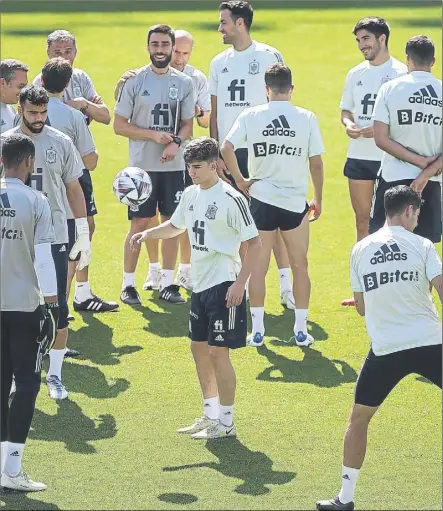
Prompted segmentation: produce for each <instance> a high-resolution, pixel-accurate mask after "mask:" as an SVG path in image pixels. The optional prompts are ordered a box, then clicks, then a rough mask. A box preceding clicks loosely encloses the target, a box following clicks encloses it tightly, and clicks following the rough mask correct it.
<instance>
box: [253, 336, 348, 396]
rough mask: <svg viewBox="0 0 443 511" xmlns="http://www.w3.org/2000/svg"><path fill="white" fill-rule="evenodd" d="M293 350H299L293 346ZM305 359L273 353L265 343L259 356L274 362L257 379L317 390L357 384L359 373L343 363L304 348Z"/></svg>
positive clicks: (258, 349) (258, 351)
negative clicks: (312, 386)
mask: <svg viewBox="0 0 443 511" xmlns="http://www.w3.org/2000/svg"><path fill="white" fill-rule="evenodd" d="M294 349H300V348H297V347H294ZM301 349H302V350H303V353H304V358H303V360H301V361H300V360H294V359H290V358H287V357H285V356H283V355H281V354H279V353H276V352H275V351H272V350H270V349H269V348H268V347H267V346H266V344H264V345H263V346H261V347H260V348H257V353H258V354H259V355H261V356H263V357H266V358H267V359H268V361H269V362H270V363H271V366H269V367H267V368H266V369H265V370H264V371H262V372H261V373H260V374H259V375H258V376H257V380H261V381H269V382H282V383H309V384H311V385H315V386H317V387H323V388H332V387H338V386H340V385H342V384H343V383H354V382H355V381H356V379H357V373H356V371H355V370H354V369H353V368H352V367H351V366H350V365H349V364H347V363H346V362H344V361H343V360H335V359H331V360H330V359H328V358H326V357H324V356H323V354H322V353H321V352H320V351H317V350H315V349H312V348H301Z"/></svg>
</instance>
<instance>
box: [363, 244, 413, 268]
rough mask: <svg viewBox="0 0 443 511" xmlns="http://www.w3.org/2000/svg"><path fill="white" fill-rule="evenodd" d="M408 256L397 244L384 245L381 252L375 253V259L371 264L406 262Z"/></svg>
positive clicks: (373, 258) (372, 259)
mask: <svg viewBox="0 0 443 511" xmlns="http://www.w3.org/2000/svg"><path fill="white" fill-rule="evenodd" d="M407 258H408V255H407V254H405V253H403V252H402V251H401V250H400V248H399V247H398V245H397V243H393V244H392V245H386V244H385V245H382V246H381V247H380V250H377V252H375V254H374V257H372V258H371V260H370V263H371V264H381V263H386V262H388V261H406V260H407Z"/></svg>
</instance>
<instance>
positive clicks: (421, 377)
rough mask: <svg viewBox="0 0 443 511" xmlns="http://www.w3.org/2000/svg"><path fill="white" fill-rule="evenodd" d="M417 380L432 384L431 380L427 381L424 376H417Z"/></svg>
mask: <svg viewBox="0 0 443 511" xmlns="http://www.w3.org/2000/svg"><path fill="white" fill-rule="evenodd" d="M415 379H416V380H417V381H419V382H421V383H427V384H428V385H434V384H433V383H432V381H429V380H428V379H427V378H425V377H424V376H417V377H416V378H415Z"/></svg>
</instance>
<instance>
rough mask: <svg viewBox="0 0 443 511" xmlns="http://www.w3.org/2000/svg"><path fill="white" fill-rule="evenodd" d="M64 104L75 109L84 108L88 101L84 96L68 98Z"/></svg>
mask: <svg viewBox="0 0 443 511" xmlns="http://www.w3.org/2000/svg"><path fill="white" fill-rule="evenodd" d="M66 104H67V105H68V106H70V107H72V108H75V109H76V110H80V109H81V108H86V107H87V106H88V102H87V101H86V99H85V98H73V99H68V101H66Z"/></svg>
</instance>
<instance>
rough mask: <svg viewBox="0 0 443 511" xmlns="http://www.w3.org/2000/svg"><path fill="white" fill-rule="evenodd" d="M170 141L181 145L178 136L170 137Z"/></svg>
mask: <svg viewBox="0 0 443 511" xmlns="http://www.w3.org/2000/svg"><path fill="white" fill-rule="evenodd" d="M172 141H173V142H174V143H175V144H177V145H178V147H180V146H181V145H182V139H181V138H180V137H172Z"/></svg>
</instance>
